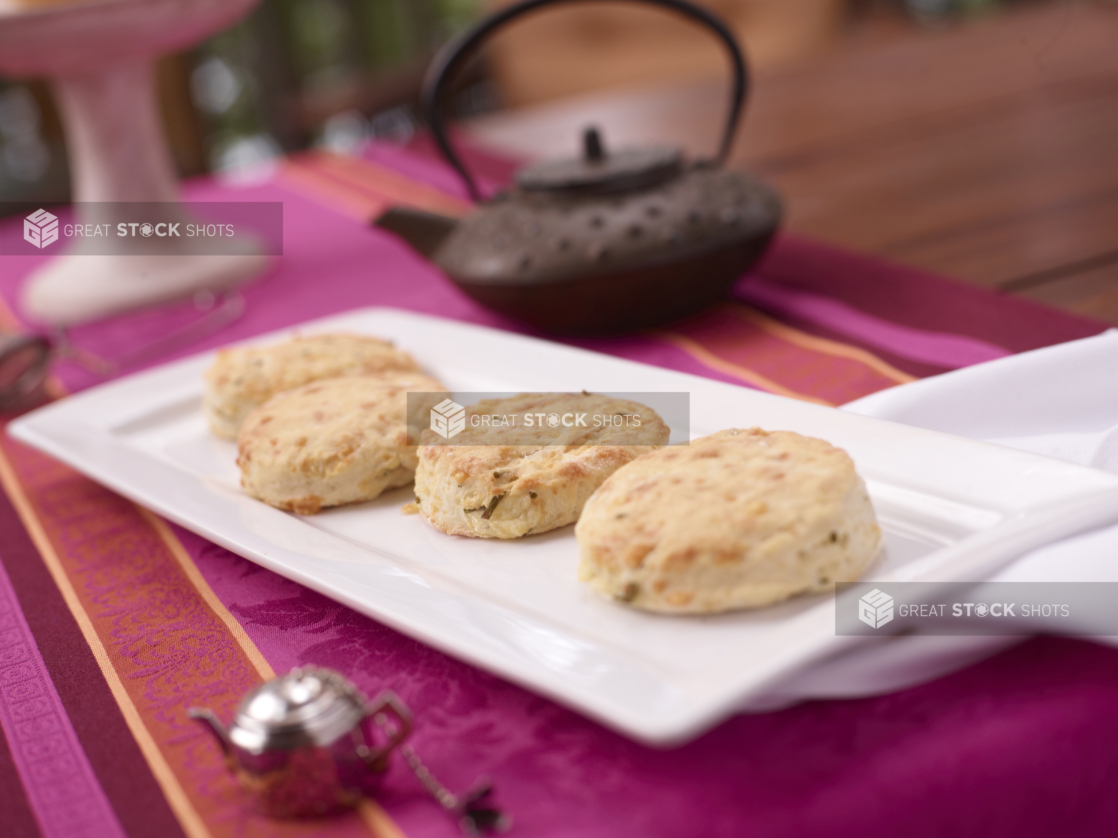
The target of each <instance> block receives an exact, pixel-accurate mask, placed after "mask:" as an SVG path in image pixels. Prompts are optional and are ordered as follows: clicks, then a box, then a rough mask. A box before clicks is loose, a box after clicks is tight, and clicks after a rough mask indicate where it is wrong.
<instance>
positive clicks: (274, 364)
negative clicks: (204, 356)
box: [202, 333, 421, 439]
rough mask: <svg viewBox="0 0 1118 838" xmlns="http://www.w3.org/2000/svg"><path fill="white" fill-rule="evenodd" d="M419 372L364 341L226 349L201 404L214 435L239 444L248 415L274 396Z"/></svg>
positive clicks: (409, 361) (381, 345)
mask: <svg viewBox="0 0 1118 838" xmlns="http://www.w3.org/2000/svg"><path fill="white" fill-rule="evenodd" d="M400 371H405V372H421V370H420V369H419V365H418V364H416V362H415V360H414V359H413V358H412V357H411V356H410V355H409V354H408V353H407V352H403V351H401V350H399V349H397V348H396V347H394V346H393V345H392V344H391V343H388V342H387V341H383V340H380V339H379V338H372V337H367V336H365V335H351V334H344V333H343V334H328V335H308V336H306V337H297V338H294V339H292V340H289V341H287V342H286V343H279V344H275V345H274V346H244V347H233V348H231V349H222V350H220V351H219V352H218V353H217V359H216V360H215V361H214V363H213V366H211V367H210V368H209V369H208V370H206V389H205V395H204V396H203V399H202V404H203V408H204V410H205V413H206V418H207V419H209V422H210V428H211V429H212V430H213V432H214V433H215V434H217V435H218V436H220V437H224V438H225V439H236V438H237V432H238V431H239V430H240V427H241V422H243V421H244V419H245V417H246V416H248V414H249V412H250V411H252V410H254V409H255V408H257V407H259V406H260V405H262V404H264V402H266V401H268V399H270V398H271V397H272V396H274V395H275V394H276V393H281V392H283V391H284V390H292V389H294V388H296V387H301V386H303V385H304V384H310V383H311V382H312V381H323V380H325V379H328V378H340V377H342V376H357V375H379V374H381V373H385V372H400Z"/></svg>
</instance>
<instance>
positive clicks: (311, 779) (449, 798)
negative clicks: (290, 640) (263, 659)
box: [187, 666, 509, 835]
mask: <svg viewBox="0 0 1118 838" xmlns="http://www.w3.org/2000/svg"><path fill="white" fill-rule="evenodd" d="M187 712H188V714H189V715H190V717H191V718H193V719H197V720H198V721H200V722H203V723H205V725H206V727H207V729H208V730H209V731H210V732H211V733H212V734H213V736H214V738H215V739H216V740H217V742H218V744H219V745H220V746H221V749H222V752H223V754H224V756H225V764H226V766H228V768H229V770H230V771H231V772H232V773H233V774H234V775H235V776H236V777H237V779H238V781H239V782H240V784H241V787H242V788H244V789H245V790H246V791H247V792H249V793H250V794H251V795H252V797H253V801H254V803H255V806H256V808H257V809H258V810H259V811H260V812H262V813H263V814H266V815H269V816H272V817H279V818H294V817H308V816H316V815H326V814H330V813H333V812H337V811H340V810H343V809H346V808H349V807H352V806H355V805H356V804H357V803H358V802H360V800H361V799H362V798H363V797H365V796H366V795H372V794H375V791H376V788H377V786H378V785H379V781H380V779H381V778H382V777H383V776H384V773H385V772H386V771H387V770H388V758H389V755H390V754H391V753H392V752H393V751H399V752H400V755H401V756H402V757H403V758H404V760H405V762H406V763H407V764H408V767H409V768H411V770H412V771H413V772H414V773H415V775H416V777H417V778H418V779H419V781H420V783H421V784H422V785H423V787H424V789H426V790H427V792H428V793H430V794H431V796H432V797H434V798H435V800H436V801H437V802H438V804H439V805H440V806H442V807H443V809H445V810H446V811H447V812H449V813H450V814H451V815H452V816H454V817H456V818H457V819H458V822H459V825H460V826H461V827H462V830H463V832H465V833H466V834H468V835H477V834H479V833H480V832H485V831H489V830H503V829H505V828H506V827H507V826H508V823H509V821H508V819H507V818H506V817H505V816H504V815H502V814H501V812H500V811H498V810H497V809H495V808H494V807H493V806H492V805H491V804H490V803H489V802H488V800H487V798H488V796H489V794H490V793H491V791H492V786H491V785H490V784H489V783H488V782H486V781H479V782H478V783H476V784H475V785H474V787H473V788H472V789H471V790H470V791H468V792H466V793H464V794H461V795H456V794H454V793H452V792H451V791H449V790H448V789H447V788H445V787H444V786H443V785H442V784H441V783H439V781H438V780H436V779H435V776H434V775H433V774H432V773H431V772H430V771H429V770H428V769H427V767H426V766H425V765H424V764H423V762H422V761H421V760H420V759H419V757H418V756H417V755H416V753H415V751H414V750H413V749H412V748H411V746H410V745H407V744H405V741H404V740H406V739H407V737H408V735H409V734H410V733H411V730H412V714H411V712H410V711H409V710H408V708H407V707H405V706H404V704H403V703H402V702H401V701H400V699H399V698H397V697H396V696H395V695H394V694H393V693H390V692H385V693H382V694H381V695H379V696H377V698H376V699H374V700H373V701H371V702H370V701H368V700H367V699H366V698H365V696H364V695H362V694H361V692H360V691H359V690H358V689H357V687H355V686H354V685H353V683H351V682H350V681H349V680H347V679H346V678H345V677H344V676H342V675H341V674H340V673H338V672H335V671H334V670H331V669H324V668H321V667H314V666H306V667H302V668H300V669H294V670H292V671H291V672H290V673H288V674H287V675H284V676H282V677H280V678H276V679H274V680H272V681H268V682H267V683H265V684H262V685H261V686H259V687H257V688H256V689H254V690H253V691H252V692H250V693H249V694H248V695H246V696H245V698H244V700H243V701H242V702H241V705H240V707H239V708H238V709H237V713H236V716H235V718H234V719H233V723H232V724H231V725H230V726H229V727H228V728H226V727H225V726H224V725H223V724H222V723H221V722H220V721H219V720H218V718H217V716H215V715H214V713H213V712H212V711H210V710H207V709H205V708H200V707H194V708H191V709H190V710H188V711H187Z"/></svg>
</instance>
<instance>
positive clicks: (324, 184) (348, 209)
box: [276, 160, 388, 223]
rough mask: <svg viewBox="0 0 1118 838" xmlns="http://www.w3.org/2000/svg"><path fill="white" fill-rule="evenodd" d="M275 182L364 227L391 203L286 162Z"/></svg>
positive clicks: (282, 164)
mask: <svg viewBox="0 0 1118 838" xmlns="http://www.w3.org/2000/svg"><path fill="white" fill-rule="evenodd" d="M276 179H277V180H278V181H279V182H280V183H281V184H283V185H284V186H286V187H287V188H288V189H290V190H291V191H292V192H296V193H298V194H300V195H303V196H304V197H307V198H310V199H311V200H313V201H317V202H318V203H321V204H324V205H325V206H328V207H329V208H330V209H332V210H335V211H337V212H340V213H342V214H343V215H347V216H349V217H350V218H354V219H356V220H358V221H361V222H363V223H368V222H369V221H371V220H372V219H374V218H376V217H377V216H378V215H380V214H381V213H382V212H384V211H385V210H386V209H388V201H387V200H385V199H384V198H375V197H371V196H369V195H367V194H365V193H364V192H361V191H360V190H358V189H353V188H351V187H348V186H346V185H344V184H341V183H337V182H335V181H333V180H331V179H329V178H327V177H325V176H323V175H322V174H321V173H319V172H316V171H314V170H312V169H308V168H306V167H305V166H301V165H299V164H297V163H295V162H293V161H291V160H284V161H283V162H282V163H281V164H280V166H279V169H278V170H277V171H276Z"/></svg>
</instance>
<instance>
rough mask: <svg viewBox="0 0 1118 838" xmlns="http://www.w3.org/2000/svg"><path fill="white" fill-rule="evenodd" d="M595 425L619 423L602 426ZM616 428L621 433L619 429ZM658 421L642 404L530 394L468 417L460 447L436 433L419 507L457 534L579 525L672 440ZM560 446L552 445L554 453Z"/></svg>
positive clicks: (421, 477) (427, 443) (513, 534)
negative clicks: (496, 421) (591, 505)
mask: <svg viewBox="0 0 1118 838" xmlns="http://www.w3.org/2000/svg"><path fill="white" fill-rule="evenodd" d="M580 413H581V414H584V415H585V416H586V417H587V422H586V425H585V426H583V425H575V424H574V423H575V422H576V421H577V420H575V419H574V418H571V419H569V420H568V421H569V422H571V423H572V424H571V427H564V426H563V424H562V423H561V422H560V424H559V425H558V426H557V427H554V428H553V427H550V426H547V425H546V420H545V424H544V428H543V429H542V430H541V428H540V427H539V424H538V422H535V423H534V424H533V426H531V427H529V426H528V425H527V421H526V417H527V416H528V415H529V414H531V415H533V417H535V416H537V415H539V416H543V417H546V416H548V415H555V416H557V417H564V416H570V417H573V416H575V415H577V414H580ZM498 416H512V417H516V418H515V419H514V420H513V421H515V422H516V425H515V426H514V427H509V426H498V427H493V426H484V425H480V424H479V423H480V422H481V421H483V419H484V418H485V417H498ZM593 417H610V418H609V420H608V421H609V422H610V423H611V424H606V421H607V420H605V419H599V420H598V423H597V424H596V423H595V419H594V418H593ZM614 422H616V424H612V423H614ZM669 432H670V431H669V428H668V426H667V425H665V424H664V421H663V420H662V419H661V418H660V417H659V416H657V415H656V412H655V411H653V410H652V409H651V408H648V407H645V406H644V405H641V404H637V403H636V402H631V401H623V400H620V399H613V398H610V397H608V396H599V395H593V394H583V395H572V394H566V393H549V394H536V393H525V394H521V395H519V396H514V397H512V398H508V399H489V400H486V401H483V402H479V403H478V404H476V405H474V406H472V407H470V408H467V410H466V428H465V430H463V431H462V432H461V433H460V434H459V435H457V436H455V437H454V438H453V440H452V442H453V443H455V444H450V445H447V444H443V445H440V444H435V443H438V442H442V440H441V438H440V437H438V436H436V435H435V434H434V433H433V432H432V431H430V430H428V431H426V432H425V433H424V435H423V437H422V443H423V444H422V445H421V446H420V449H419V466H418V468H417V469H416V475H415V494H416V503H417V504H418V505H419V510H420V511H421V512H422V513H423V514H424V516H426V518H427V520H428V521H430V522H431V523H432V524H433V525H434V526H435V527H437V528H438V529H440V530H442V531H443V532H445V533H449V534H451V535H467V536H478V537H482V538H518V537H520V536H522V535H529V534H534V533H542V532H547V531H548V530H552V529H555V528H556V527H562V526H565V525H567V524H570V523H572V522H574V521H576V520H578V516H579V513H580V512H581V511H582V507H583V504H585V503H586V499H587V498H588V497H590V495H591V494H593V492H594V490H595V489H597V488H598V486H600V485H601V484H602V481H603V480H605V479H606V478H607V477H609V476H610V475H611V474H613V472H614V471H616V470H617V469H618V468H620V467H621V466H623V465H625V464H626V463H628V462H631V461H632V460H634V459H636V458H637V457H639V456H640V455H642V454H646V453H648V452H649V451H652V450H654V449H655V448H656V447H657V446H660V445H663V444H665V443H666V442H667V441H668V435H669ZM545 443H550V444H545Z"/></svg>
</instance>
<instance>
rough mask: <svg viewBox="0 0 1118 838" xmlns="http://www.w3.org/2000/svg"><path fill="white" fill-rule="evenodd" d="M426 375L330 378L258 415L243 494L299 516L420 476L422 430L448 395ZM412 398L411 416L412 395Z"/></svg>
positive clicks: (247, 433)
mask: <svg viewBox="0 0 1118 838" xmlns="http://www.w3.org/2000/svg"><path fill="white" fill-rule="evenodd" d="M443 389H444V388H443V386H442V384H440V383H439V382H438V381H436V380H435V379H433V378H431V377H430V376H426V375H423V374H422V373H409V372H389V373H384V374H383V375H380V376H375V377H348V378H331V379H328V380H326V381H315V382H312V383H310V384H305V385H303V386H302V387H298V388H296V389H294V390H287V391H285V392H282V393H279V394H277V395H275V396H273V397H272V398H271V399H269V400H268V401H267V402H265V403H264V404H263V405H261V406H260V407H258V408H256V410H254V411H252V413H250V414H249V415H248V417H247V418H246V419H245V421H244V424H243V425H242V426H241V432H240V434H239V435H238V437H237V465H238V466H240V469H241V486H242V487H244V490H245V491H246V492H247V493H248V494H250V495H252V497H254V498H257V499H259V500H262V501H264V502H265V503H268V504H271V505H272V506H275V507H278V508H280V509H286V510H288V511H290V512H298V513H299V514H300V515H313V514H314V513H316V512H318V511H319V510H320V509H321V508H323V507H326V506H340V505H342V504H346V503H357V502H358V501H366V500H372V499H373V498H375V497H377V496H378V495H379V494H380V493H381V492H383V491H385V490H386V489H393V488H395V487H397V486H405V485H407V484H408V483H411V481H412V478H413V477H414V476H415V464H416V448H415V443H416V440H417V439H418V436H419V430H420V428H421V427H422V423H425V421H426V417H427V416H428V415H429V413H430V409H431V407H433V406H434V405H436V404H438V403H439V402H440V401H442V400H443V399H444V398H446V395H447V394H446V393H444V392H441V391H442V390H443ZM409 392H412V393H423V394H425V395H424V396H422V397H413V400H412V411H411V415H409V412H408V393H409Z"/></svg>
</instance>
